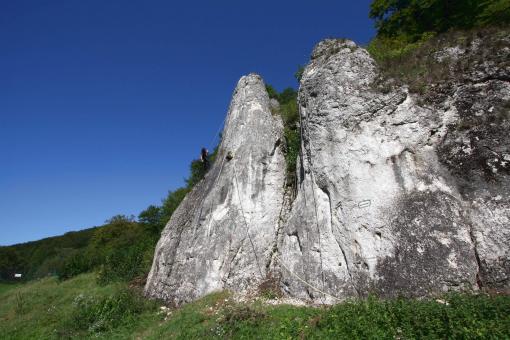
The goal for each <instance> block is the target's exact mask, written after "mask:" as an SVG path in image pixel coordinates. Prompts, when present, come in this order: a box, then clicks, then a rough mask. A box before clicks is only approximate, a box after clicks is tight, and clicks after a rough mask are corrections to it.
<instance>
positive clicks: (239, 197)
mask: <svg viewBox="0 0 510 340" xmlns="http://www.w3.org/2000/svg"><path fill="white" fill-rule="evenodd" d="M233 170H234V180H235V183H236V191H237V197H238V199H239V208H241V216H242V217H243V220H244V225H245V226H246V234H247V235H248V239H249V240H250V243H251V246H252V249H253V254H254V255H255V260H256V261H257V267H258V268H259V272H260V276H261V277H262V278H263V277H264V274H263V273H262V268H261V267H260V263H259V257H258V256H257V252H256V251H255V245H254V244H253V240H252V238H251V235H250V226H249V225H248V222H246V217H245V216H244V209H243V204H242V202H241V201H242V200H241V195H240V194H239V182H238V181H237V171H236V163H235V161H234V163H233Z"/></svg>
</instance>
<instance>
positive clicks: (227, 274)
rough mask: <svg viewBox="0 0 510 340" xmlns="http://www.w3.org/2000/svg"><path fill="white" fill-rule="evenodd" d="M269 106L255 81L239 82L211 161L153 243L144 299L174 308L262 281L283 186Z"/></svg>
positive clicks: (279, 129)
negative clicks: (170, 304)
mask: <svg viewBox="0 0 510 340" xmlns="http://www.w3.org/2000/svg"><path fill="white" fill-rule="evenodd" d="M269 105H270V100H269V97H268V95H267V92H266V89H265V86H264V83H263V81H262V79H261V78H260V77H259V76H257V75H254V74H251V75H248V76H245V77H243V78H241V80H239V83H238V85H237V88H236V90H235V92H234V96H233V99H232V103H231V105H230V109H229V113H228V116H227V119H226V123H225V129H224V132H223V137H222V142H221V145H220V147H219V151H218V155H217V158H216V161H215V163H214V165H213V166H212V168H211V169H210V171H209V172H208V173H207V175H206V176H205V178H204V179H203V180H202V181H201V182H200V183H199V184H197V185H196V186H195V188H194V189H193V190H192V192H190V193H189V194H188V195H187V196H186V198H185V199H184V201H183V202H182V203H181V205H180V206H179V208H178V209H177V210H176V211H175V213H174V214H173V216H172V218H171V220H170V222H169V223H168V225H167V226H166V228H165V229H164V231H163V233H162V235H161V239H160V240H159V242H158V245H157V247H156V253H155V259H154V263H153V266H152V270H151V272H150V274H149V277H148V281H147V285H146V287H145V291H146V293H147V294H148V295H149V296H152V297H157V298H161V299H164V300H166V301H168V302H172V303H176V304H180V303H183V302H187V301H191V300H193V299H196V298H198V297H201V296H203V295H205V294H207V293H210V292H212V291H216V290H221V289H231V290H235V291H246V290H250V289H251V288H256V287H257V284H258V283H260V281H261V280H262V279H264V278H265V277H266V272H267V267H266V263H267V262H268V259H269V257H270V255H271V253H272V251H273V248H274V247H275V246H276V245H275V244H274V240H275V233H276V230H277V229H278V226H279V221H280V212H281V209H282V208H281V207H282V202H283V197H284V181H285V159H284V155H283V152H282V146H283V144H282V133H283V125H282V122H281V119H280V117H279V116H273V115H272V114H271V111H270V108H269Z"/></svg>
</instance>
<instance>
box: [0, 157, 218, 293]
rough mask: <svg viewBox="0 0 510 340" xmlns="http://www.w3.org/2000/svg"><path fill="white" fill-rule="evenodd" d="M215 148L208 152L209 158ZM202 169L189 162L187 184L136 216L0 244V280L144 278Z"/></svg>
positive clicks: (119, 216) (103, 280)
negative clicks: (93, 274) (93, 276)
mask: <svg viewBox="0 0 510 340" xmlns="http://www.w3.org/2000/svg"><path fill="white" fill-rule="evenodd" d="M216 151H217V148H216V149H215V150H214V152H213V153H212V155H211V157H210V161H211V162H213V161H214V158H215V155H216ZM204 175H205V169H204V167H203V164H202V163H201V162H200V160H193V161H192V162H191V164H190V175H189V177H188V178H187V179H186V181H185V182H186V185H185V186H184V187H181V188H178V189H176V190H173V191H169V192H168V195H167V196H166V197H165V198H164V199H163V200H162V202H161V205H150V206H149V207H147V209H145V210H143V211H142V212H141V213H140V214H139V215H138V218H135V217H134V216H125V215H117V216H114V217H112V218H110V219H109V220H108V221H106V222H105V224H104V225H102V226H99V227H94V228H90V229H84V230H81V231H76V232H69V233H66V234H64V235H61V236H56V237H50V238H46V239H42V240H38V241H34V242H27V243H23V244H18V245H13V246H5V247H0V281H12V280H14V274H15V273H20V274H22V275H23V276H22V279H23V280H31V279H36V278H41V277H44V276H58V277H59V278H60V279H61V280H65V279H68V278H71V277H73V276H76V275H78V274H80V273H84V272H89V271H93V270H95V271H97V273H98V275H97V279H98V282H99V283H105V284H106V283H108V282H112V281H119V280H120V281H130V280H133V279H136V278H143V277H144V276H146V274H147V273H148V271H149V270H150V267H151V264H152V257H153V254H154V248H155V245H156V243H157V241H158V239H159V237H160V234H161V231H162V230H163V228H164V227H165V225H166V223H167V222H168V221H169V220H170V217H171V216H172V214H173V213H174V211H175V210H176V209H177V207H178V206H179V204H180V203H181V201H182V200H183V199H184V197H185V196H186V194H187V193H188V192H189V191H190V190H191V189H192V188H193V186H194V185H196V184H197V183H198V182H200V180H201V179H202V178H203V177H204Z"/></svg>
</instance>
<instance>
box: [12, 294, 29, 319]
mask: <svg viewBox="0 0 510 340" xmlns="http://www.w3.org/2000/svg"><path fill="white" fill-rule="evenodd" d="M15 301H16V304H15V308H14V311H15V312H16V314H17V315H23V314H25V309H26V304H27V302H26V299H25V295H24V294H23V293H22V292H16V299H15Z"/></svg>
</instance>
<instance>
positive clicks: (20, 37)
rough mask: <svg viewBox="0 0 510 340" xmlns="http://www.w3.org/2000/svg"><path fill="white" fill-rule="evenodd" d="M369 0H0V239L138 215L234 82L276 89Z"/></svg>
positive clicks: (212, 138)
mask: <svg viewBox="0 0 510 340" xmlns="http://www.w3.org/2000/svg"><path fill="white" fill-rule="evenodd" d="M369 3H370V1H369V0H359V1H340V0H337V1H325V0H316V1H313V2H311V1H274V0H273V1H265V0H259V1H221V0H220V1H183V2H172V1H149V0H145V1H138V0H136V1H126V0H122V1H110V0H101V1H97V0H87V1H83V0H65V1H64V0H52V1H45V0H37V1H26V0H16V1H1V3H0V245H7V244H13V243H19V242H25V241H30V240H36V239H40V238H43V237H48V236H53V235H58V234H62V233H64V232H67V231H71V230H78V229H83V228H86V227H91V226H95V225H101V224H102V223H103V222H104V221H105V220H106V219H108V218H109V217H111V216H113V215H116V214H127V215H130V214H134V215H138V213H139V212H140V211H142V210H143V209H144V208H146V207H147V206H148V205H150V204H159V203H160V202H161V199H162V198H163V197H164V196H165V195H166V193H167V191H168V190H173V189H175V188H177V187H179V186H181V185H183V183H184V181H183V179H184V178H185V177H186V176H187V175H188V167H189V163H190V161H191V160H192V159H194V158H197V157H198V153H199V150H200V148H201V147H202V146H203V145H205V146H207V147H209V148H210V147H212V144H214V143H215V142H216V141H217V138H216V132H217V130H218V128H219V126H220V125H221V123H222V121H223V119H224V116H225V114H226V112H227V109H228V104H229V101H230V97H231V94H232V91H233V89H234V87H235V84H236V82H237V80H238V79H239V78H240V77H241V76H242V75H244V74H247V73H250V72H257V73H259V74H261V75H262V77H263V78H264V79H265V81H266V82H267V83H270V84H272V85H273V86H274V87H276V88H277V89H278V90H282V89H283V88H285V87H288V86H293V87H295V86H296V85H297V84H296V83H295V80H294V77H293V74H294V72H295V71H296V69H297V66H298V65H299V64H305V63H306V62H307V60H308V57H309V55H310V52H311V50H312V48H313V46H314V45H315V44H316V43H317V42H318V41H319V40H321V39H323V38H327V37H347V38H350V39H353V40H354V41H356V42H358V43H360V44H366V43H367V42H368V41H369V40H370V38H371V37H372V36H373V35H374V29H373V23H372V21H370V20H369V19H368V7H369Z"/></svg>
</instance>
